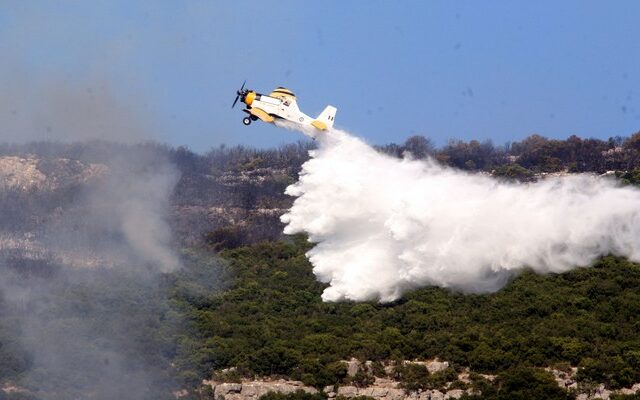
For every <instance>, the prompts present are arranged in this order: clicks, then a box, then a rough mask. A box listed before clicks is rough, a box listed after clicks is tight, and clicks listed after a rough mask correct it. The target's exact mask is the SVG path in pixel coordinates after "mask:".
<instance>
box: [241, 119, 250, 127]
mask: <svg viewBox="0 0 640 400" xmlns="http://www.w3.org/2000/svg"><path fill="white" fill-rule="evenodd" d="M242 123H243V124H245V125H251V118H249V117H244V118H242Z"/></svg>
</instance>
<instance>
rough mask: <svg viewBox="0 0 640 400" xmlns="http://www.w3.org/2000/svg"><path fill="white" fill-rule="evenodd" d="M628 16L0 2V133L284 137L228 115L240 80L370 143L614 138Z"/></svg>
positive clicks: (586, 5)
mask: <svg viewBox="0 0 640 400" xmlns="http://www.w3.org/2000/svg"><path fill="white" fill-rule="evenodd" d="M639 17H640V2H637V1H616V2H604V1H598V2H596V1H563V2H556V1H536V2H511V1H485V2H471V1H469V2H466V1H458V2H451V1H398V2H392V1H316V2H306V1H305V2H302V1H297V2H296V1H246V0H245V1H211V0H207V1H138V2H132V1H102V2H101V1H91V2H77V1H69V2H64V1H42V2H38V1H30V2H21V1H3V0H0V141H2V140H16V139H18V137H22V138H29V139H32V138H60V137H65V138H72V139H75V138H78V137H82V136H83V134H82V133H80V134H78V133H76V134H71V133H69V134H68V135H67V132H70V131H73V130H74V129H75V130H77V131H82V132H84V131H91V132H93V133H87V137H95V136H98V137H102V138H104V139H109V137H108V136H110V135H113V138H116V139H118V140H122V139H123V138H126V137H128V136H129V135H131V137H133V138H138V137H140V136H141V135H142V136H145V135H146V136H148V137H152V138H156V139H159V140H163V141H168V142H170V143H172V144H184V145H187V146H188V147H190V148H192V149H194V150H197V151H206V150H207V149H208V148H210V147H212V146H217V145H219V144H221V143H226V144H245V145H251V146H260V147H262V146H271V145H277V144H281V143H287V142H292V141H296V140H298V139H302V136H301V135H297V134H295V133H293V132H289V131H283V130H280V129H277V128H275V127H272V126H266V125H263V124H258V123H254V124H252V125H251V126H249V127H245V126H243V125H242V123H241V118H242V116H243V113H242V112H241V111H240V107H237V108H236V109H234V110H231V109H230V106H231V103H232V102H233V98H234V91H235V90H236V89H237V88H238V87H239V86H240V84H241V83H242V81H243V80H244V79H247V81H248V86H249V87H250V88H255V89H257V90H258V91H261V92H268V91H269V90H270V89H272V88H273V87H275V86H280V85H282V86H286V87H288V88H290V89H292V90H293V91H294V92H295V93H296V94H297V95H298V100H299V103H300V106H301V109H302V110H303V111H304V112H306V113H308V114H311V115H316V114H318V113H320V111H321V110H322V109H323V108H324V106H325V105H326V104H329V103H330V104H333V105H335V106H336V107H337V108H338V114H337V117H336V126H338V127H340V128H344V129H347V130H349V131H351V132H353V133H355V134H357V135H359V136H362V137H364V138H365V139H366V140H367V141H369V142H371V143H380V144H381V143H388V142H401V141H403V140H404V139H405V138H406V137H407V136H409V135H412V134H424V135H426V136H429V137H431V138H433V139H434V140H435V141H436V143H438V144H443V143H445V142H446V140H447V139H449V138H459V139H470V138H478V139H492V140H493V141H494V142H495V143H497V144H502V143H504V142H506V141H513V140H519V139H522V138H523V137H525V136H527V135H529V134H532V133H539V134H542V135H545V136H548V137H559V138H565V137H567V136H569V135H571V134H577V135H579V136H583V137H599V138H607V137H609V136H615V135H623V136H624V135H630V134H632V133H634V132H636V131H638V130H640V103H639V100H640V92H639V91H640V23H638V18H639ZM77 120H80V121H81V123H76V121H77ZM123 121H124V122H123ZM112 126H113V128H111V127H112ZM109 129H111V130H118V132H113V134H111V133H109ZM129 130H130V131H131V134H129ZM29 132H31V133H29ZM141 132H147V133H144V134H142V133H141Z"/></svg>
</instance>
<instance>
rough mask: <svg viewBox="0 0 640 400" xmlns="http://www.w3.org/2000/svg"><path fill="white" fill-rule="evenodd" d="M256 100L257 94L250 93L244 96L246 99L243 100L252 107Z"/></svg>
mask: <svg viewBox="0 0 640 400" xmlns="http://www.w3.org/2000/svg"><path fill="white" fill-rule="evenodd" d="M255 99H256V92H248V93H247V94H246V95H245V96H244V98H243V99H242V101H243V102H244V103H245V104H246V105H248V106H250V105H251V103H253V101H254V100H255Z"/></svg>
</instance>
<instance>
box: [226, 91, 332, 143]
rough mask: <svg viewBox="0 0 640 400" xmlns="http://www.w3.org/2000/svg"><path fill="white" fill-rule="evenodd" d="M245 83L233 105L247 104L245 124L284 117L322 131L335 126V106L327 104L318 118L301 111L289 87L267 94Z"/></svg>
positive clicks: (272, 120) (243, 121)
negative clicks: (258, 91) (249, 87)
mask: <svg viewBox="0 0 640 400" xmlns="http://www.w3.org/2000/svg"><path fill="white" fill-rule="evenodd" d="M245 83H246V81H245V82H244V83H242V87H240V90H238V91H237V92H236V99H235V100H234V102H233V105H232V106H231V108H233V107H234V106H235V105H236V103H237V102H238V100H240V101H242V102H243V103H245V104H246V105H247V106H246V107H245V108H244V110H242V111H244V112H246V113H247V114H248V116H246V117H244V118H243V119H242V123H243V124H245V125H249V124H251V121H257V120H258V119H261V120H263V121H264V122H270V123H274V122H275V121H276V120H278V119H284V120H287V121H291V122H294V123H296V124H299V125H303V126H312V127H314V128H316V129H319V130H321V131H326V130H327V129H331V128H332V127H333V120H334V118H335V116H336V111H337V110H336V108H335V107H333V106H327V107H326V108H325V109H324V111H322V113H320V115H319V116H318V118H311V117H310V116H308V115H307V114H305V113H303V112H302V111H300V109H299V108H298V103H297V101H296V96H295V95H294V94H293V92H291V91H290V90H289V89H285V88H283V87H278V88H276V89H275V90H274V91H273V92H271V93H269V95H268V96H267V95H264V94H260V93H257V92H255V91H253V90H248V89H245V88H244V84H245Z"/></svg>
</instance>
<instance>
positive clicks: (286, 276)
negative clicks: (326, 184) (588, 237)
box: [0, 133, 640, 399]
mask: <svg viewBox="0 0 640 400" xmlns="http://www.w3.org/2000/svg"><path fill="white" fill-rule="evenodd" d="M141 148H142V149H146V150H145V151H147V150H148V151H151V152H152V153H153V154H155V155H159V156H158V157H155V156H154V158H153V160H156V161H152V162H150V163H148V164H144V165H141V166H139V169H140V170H143V171H144V170H153V168H159V167H160V162H159V161H157V160H160V159H162V160H169V163H170V164H171V165H172V166H174V167H175V168H176V170H177V172H178V173H177V175H176V176H177V178H176V182H177V183H176V185H175V188H174V189H173V191H172V192H171V195H170V199H169V201H168V208H169V214H168V217H167V219H168V222H169V226H170V227H171V232H172V237H173V241H172V243H171V245H172V247H173V248H174V249H176V251H177V252H178V253H179V257H180V262H181V265H182V268H180V269H178V270H176V271H163V272H162V273H160V274H158V275H157V276H156V275H151V274H150V272H149V270H150V267H149V266H148V265H147V264H145V263H144V262H139V263H135V264H132V265H125V266H120V267H119V268H114V269H111V270H105V271H102V270H100V272H99V273H97V274H95V273H93V272H91V273H90V272H88V270H82V269H77V265H75V264H73V263H70V262H69V259H70V257H71V256H69V254H68V253H56V255H55V256H52V255H50V254H49V253H48V252H47V251H48V250H47V246H48V245H50V244H51V240H49V239H50V235H49V234H48V233H47V232H44V231H43V229H44V228H43V227H46V229H58V228H60V227H65V229H68V230H69V231H78V232H82V230H81V227H82V224H83V223H84V222H83V221H78V220H75V219H73V216H74V215H79V214H77V211H75V208H76V207H77V204H78V202H79V200H80V199H82V198H83V196H84V194H83V193H84V192H83V188H85V187H87V186H91V185H94V184H95V182H97V181H98V180H100V179H102V178H101V177H102V176H103V174H105V173H108V172H105V171H109V170H110V169H112V168H114V160H113V157H112V154H113V153H114V152H116V153H118V154H120V155H121V156H122V157H125V158H126V157H128V156H130V157H135V155H136V154H139V153H138V152H139V151H140V149H141ZM313 148H314V143H313V142H301V143H298V144H295V145H287V146H283V147H281V148H278V149H271V150H257V149H250V148H244V147H224V146H221V147H219V148H215V149H213V150H211V151H210V152H208V153H206V154H197V153H194V152H192V151H190V150H188V149H186V148H182V147H180V148H171V147H169V146H163V145H158V144H153V143H148V144H143V145H118V144H113V143H106V142H90V143H82V144H56V143H30V144H24V145H9V144H4V145H0V160H2V163H0V170H2V171H0V173H2V174H4V175H2V179H3V182H4V183H5V185H4V186H0V205H1V206H2V210H3V213H2V215H0V267H1V269H2V271H1V272H2V273H3V275H4V276H5V277H6V279H5V281H4V283H3V287H1V288H0V290H2V292H3V295H4V294H7V293H8V292H7V290H9V289H10V290H12V291H14V292H15V291H16V290H17V289H19V290H18V291H19V292H20V293H18V294H20V295H22V293H23V292H24V293H25V295H24V299H25V300H24V301H20V302H17V303H15V302H13V303H12V302H8V301H6V300H5V298H4V297H3V298H2V299H0V313H1V318H0V384H1V385H3V387H4V388H5V389H6V390H0V398H5V397H6V398H10V399H68V398H92V397H91V396H90V395H87V387H91V385H89V382H101V381H102V380H105V382H111V381H113V378H114V377H117V379H116V380H118V381H119V382H121V385H120V386H119V388H117V390H116V389H114V390H113V391H112V392H110V394H111V395H112V396H113V398H116V397H118V398H136V399H137V398H144V399H146V398H154V399H159V398H167V399H169V398H175V397H174V394H173V393H174V392H176V391H179V390H181V389H187V390H188V394H185V397H184V398H194V399H195V398H210V394H208V393H207V392H206V391H203V392H200V391H199V389H200V386H201V383H202V380H203V379H210V378H211V377H212V376H213V375H215V376H216V377H217V378H218V379H221V380H227V381H238V380H240V379H242V378H255V377H264V376H270V377H286V378H290V379H296V380H301V381H302V382H304V383H305V384H307V385H310V386H314V387H317V388H323V387H325V386H327V385H334V384H346V383H350V384H355V385H361V386H366V385H367V383H368V380H370V379H371V376H367V375H362V374H361V375H358V376H356V377H352V376H348V375H347V373H346V370H345V366H344V364H343V363H341V362H340V361H341V360H346V359H350V358H352V357H355V358H357V359H360V360H362V361H363V362H364V361H372V362H373V369H374V371H375V374H377V375H379V376H384V375H388V372H385V371H384V366H386V365H388V364H389V363H392V362H396V363H397V364H400V363H401V362H402V361H403V360H413V359H418V360H426V359H433V358H436V357H437V358H439V359H441V360H447V361H448V362H450V367H449V368H448V369H447V370H445V371H444V372H442V373H441V374H440V375H437V374H432V375H430V376H429V377H428V379H426V378H425V379H426V380H425V379H423V378H424V377H422V378H420V377H418V375H417V374H416V373H415V372H416V371H412V370H411V368H408V369H404V370H402V369H399V370H398V371H396V372H395V373H394V374H395V375H394V376H392V378H394V379H399V380H401V381H402V382H403V384H404V385H406V386H404V387H405V388H420V389H424V388H433V387H439V385H440V386H442V384H443V382H447V380H446V379H449V378H450V377H452V376H453V377H454V378H453V379H455V375H456V373H457V372H460V371H462V370H463V369H465V368H469V369H470V370H471V371H473V374H474V375H473V376H472V381H473V382H472V383H471V384H467V383H460V382H458V383H456V384H457V385H459V386H460V387H470V386H473V387H474V388H475V389H478V390H481V391H482V393H483V396H484V398H489V399H493V398H496V399H497V398H501V399H507V398H536V397H537V398H541V396H542V397H545V398H567V396H569V397H570V395H568V394H567V393H566V392H564V391H558V387H557V385H556V384H555V382H554V381H553V380H552V378H551V377H550V375H549V374H547V373H546V372H544V371H542V369H541V368H543V367H553V368H555V369H558V370H568V369H570V368H571V367H578V368H579V370H578V374H577V379H578V382H579V385H581V387H593V386H594V385H596V384H600V383H603V384H605V385H606V386H607V387H608V388H612V389H615V388H622V387H628V386H629V385H631V384H633V383H637V382H640V337H639V336H638V331H640V320H639V319H638V315H640V266H639V265H637V264H634V263H631V262H629V261H627V260H624V259H620V258H616V257H612V256H607V257H604V258H602V259H600V260H599V261H598V262H597V263H596V264H595V265H594V266H593V267H592V268H582V269H578V270H574V271H572V272H568V273H565V274H549V275H536V274H533V273H531V272H525V273H523V274H521V275H520V276H517V277H514V280H513V281H512V282H511V283H509V284H508V285H507V286H506V287H505V288H504V289H502V290H500V291H498V292H497V293H493V294H484V295H467V294H461V293H455V292H451V291H448V290H444V289H439V288H426V289H421V290H416V291H413V292H411V293H409V294H407V295H405V296H404V297H403V298H402V299H401V300H399V301H396V302H393V303H390V304H378V303H375V302H365V303H353V302H342V303H323V302H322V301H321V297H320V294H321V293H322V291H323V289H324V288H325V285H324V284H322V283H319V282H317V281H316V279H315V277H314V275H313V273H312V270H311V268H312V267H311V265H310V264H309V262H308V260H307V258H306V257H305V252H306V251H307V250H309V249H310V246H311V244H309V243H308V242H307V240H306V237H304V236H292V237H290V236H285V235H283V234H282V224H281V222H280V220H279V217H280V215H281V214H282V213H283V212H284V211H286V210H287V209H288V208H289V207H290V205H291V203H292V201H293V200H292V198H290V197H288V196H286V195H284V189H285V188H286V187H287V186H288V185H290V184H291V183H293V182H295V181H296V180H297V178H298V172H299V171H300V166H301V165H302V164H303V163H304V162H305V161H306V160H307V159H308V151H309V150H311V149H313ZM378 150H380V151H382V152H385V153H387V154H389V155H391V156H394V157H401V156H403V155H405V154H408V153H411V157H414V158H426V157H429V156H430V157H433V158H434V159H435V160H437V161H438V162H441V163H443V164H446V165H449V166H452V167H455V168H461V169H464V170H469V171H476V172H482V173H489V174H492V175H494V176H495V177H497V178H499V179H509V180H518V181H530V180H535V179H544V175H545V174H547V173H574V172H591V173H597V174H603V173H606V172H608V171H612V173H611V174H610V175H612V176H611V179H620V180H621V184H638V183H640V133H637V134H635V135H632V136H631V137H630V138H612V139H610V140H608V141H602V140H597V139H580V138H578V137H575V136H572V137H570V138H568V139H566V140H549V139H545V138H543V137H540V136H537V135H534V136H530V137H528V138H526V139H525V140H523V141H521V142H514V143H511V144H508V145H505V146H494V145H493V144H491V143H489V142H484V143H480V142H477V141H470V142H463V141H451V142H450V143H448V144H447V145H446V146H444V147H442V148H435V147H434V146H433V144H432V143H431V142H430V141H429V140H428V139H426V138H424V137H421V136H414V137H411V138H409V139H408V140H406V141H405V142H404V143H403V144H391V145H386V146H379V147H378ZM3 168H4V169H3ZM3 171H4V172H3ZM7 171H8V172H7ZM74 237H75V236H69V238H74ZM44 238H46V239H47V240H44ZM69 240H71V239H69ZM57 245H60V244H59V243H58V244H57ZM66 245H68V243H65V246H66ZM61 254H62V255H61ZM74 254H75V253H74ZM71 264H73V265H71ZM86 264H87V265H93V264H91V263H89V262H87V263H86ZM14 292H12V293H11V295H12V296H14V297H16V296H15V294H16V293H14ZM17 297H18V298H19V299H21V298H22V297H20V296H17ZM25 319H26V320H27V321H28V323H29V324H28V326H29V327H30V328H33V327H34V326H35V327H36V328H37V329H36V330H35V331H38V332H40V331H41V332H46V333H47V334H49V335H52V336H53V337H54V338H55V342H56V343H57V345H58V348H57V349H56V351H58V352H64V353H65V354H71V358H70V359H71V360H73V362H74V363H77V365H85V363H87V361H89V363H90V364H91V365H94V366H95V368H88V369H87V368H84V369H82V371H83V372H82V373H81V374H74V375H73V376H66V375H65V374H64V372H62V371H64V369H62V366H60V365H57V364H56V360H55V359H54V358H55V357H52V358H51V359H46V360H42V359H40V358H34V356H33V351H32V350H33V349H30V348H28V347H27V346H25V343H38V336H37V335H36V336H34V337H29V338H28V339H29V341H25V332H27V331H28V332H32V331H33V330H25V329H23V328H24V326H27V325H20V324H17V322H16V321H18V320H21V321H24V320H25ZM80 321H90V323H89V324H86V323H80ZM69 326H71V327H75V326H77V327H78V331H79V333H78V336H73V337H67V336H65V333H64V332H66V331H65V329H67V328H68V327H69ZM104 332H109V338H110V339H109V340H108V341H105V339H104V338H103V337H102V336H101V335H102V334H103V333H104ZM87 349H89V350H88V351H87ZM55 354H59V353H55ZM123 354H124V355H123ZM64 367H65V368H67V367H69V368H73V366H68V365H65V366H64ZM76 370H77V369H76ZM223 370H226V372H225V371H223ZM55 371H57V372H55ZM109 374H111V375H112V376H111V379H112V380H109V379H110V378H109V376H105V375H109ZM479 374H491V375H497V379H496V381H495V382H489V381H487V380H486V379H483V378H482V377H481V376H480V375H479ZM51 382H56V385H55V386H51V385H50V383H51ZM60 387H63V389H60ZM7 388H13V389H11V390H9V389H7ZM150 388H151V389H150ZM14 389H15V390H14ZM132 393H135V396H134V397H131V394H132ZM207 396H209V397H207ZM319 396H321V397H322V395H319ZM518 396H519V397H518Z"/></svg>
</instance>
